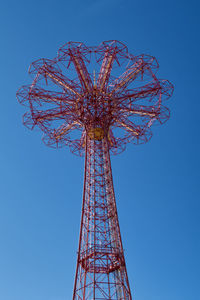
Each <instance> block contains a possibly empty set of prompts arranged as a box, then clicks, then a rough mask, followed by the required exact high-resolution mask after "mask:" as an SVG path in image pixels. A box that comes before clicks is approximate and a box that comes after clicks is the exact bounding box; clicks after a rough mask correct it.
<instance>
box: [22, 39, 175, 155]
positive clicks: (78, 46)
mask: <svg viewBox="0 0 200 300" xmlns="http://www.w3.org/2000/svg"><path fill="white" fill-rule="evenodd" d="M157 69H158V63H157V61H156V59H155V58H154V57H152V56H148V55H144V54H142V55H139V56H135V55H132V54H129V53H128V49H127V47H126V46H125V45H124V44H122V43H120V42H118V41H106V42H103V43H101V44H100V45H99V46H96V47H87V46H86V45H84V44H83V43H76V42H69V43H67V44H65V45H64V46H62V47H61V48H60V49H59V51H58V55H57V57H56V58H54V59H52V60H49V59H40V60H37V61H35V62H33V63H32V64H31V66H30V70H29V73H30V74H32V75H34V80H33V82H32V84H31V85H29V86H23V87H22V88H21V89H20V90H19V91H18V92H17V98H18V99H19V102H20V103H22V104H26V105H27V104H28V106H29V108H30V112H27V113H26V114H25V115H24V124H25V125H26V126H27V127H29V128H31V129H33V128H34V127H35V126H38V127H39V128H40V129H41V130H42V131H43V132H44V137H43V140H44V142H45V143H46V144H47V145H49V146H56V147H60V146H64V145H69V146H70V148H71V150H72V152H76V153H79V154H81V153H84V147H85V138H86V135H87V134H88V135H89V137H90V138H91V137H92V136H93V138H94V139H97V140H101V138H102V137H103V136H109V147H110V150H111V151H112V152H113V153H117V152H120V151H122V150H124V148H125V145H126V143H128V142H133V143H134V144H140V143H145V142H147V141H148V140H149V139H150V138H151V136H152V133H151V127H152V125H153V123H155V122H159V123H161V124H162V123H164V122H165V121H167V120H168V118H169V110H168V108H166V107H165V106H163V102H164V101H165V100H166V99H167V98H169V97H170V96H171V95H172V92H173V86H172V84H171V83H170V82H169V81H167V80H160V79H158V78H157V77H156V75H155V74H156V71H157ZM94 70H96V72H94ZM67 74H68V75H69V76H70V77H71V78H72V79H70V78H68V75H67Z"/></svg>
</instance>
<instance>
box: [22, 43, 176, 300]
mask: <svg viewBox="0 0 200 300" xmlns="http://www.w3.org/2000/svg"><path fill="white" fill-rule="evenodd" d="M157 69H158V63H157V61H156V59H155V58H154V57H152V56H148V55H139V56H135V55H132V54H129V53H128V49H127V47H126V46H125V45H124V44H122V43H120V42H118V41H106V42H103V43H101V44H100V45H99V46H96V47H87V46H86V45H84V44H83V43H76V42H69V43H67V44H65V45H64V46H63V47H61V48H60V49H59V51H58V55H57V57H56V58H55V59H53V60H49V59H40V60H37V61H35V62H33V63H32V64H31V66H30V70H29V73H30V74H31V75H33V76H34V78H33V82H32V84H30V85H28V86H23V87H22V88H21V89H19V91H18V92H17V98H18V100H19V102H20V103H21V104H24V105H26V106H28V107H29V109H30V112H27V113H26V114H25V115H24V124H25V125H26V126H27V127H28V128H30V129H33V128H34V127H35V126H38V127H39V128H40V129H41V130H42V131H43V133H44V135H43V141H44V142H45V144H47V145H48V146H52V147H61V146H69V147H70V149H71V151H72V152H73V153H76V154H78V155H83V154H85V171H84V188H83V204H82V217H81V226H80V237H79V249H78V257H77V267H76V275H75V283H74V291H73V300H91V299H95V300H103V299H104V300H105V299H106V300H130V299H132V296H131V291H130V287H129V281H128V276H127V270H126V264H125V258H124V250H123V246H122V240H121V234H120V228H119V222H118V215H117V208H116V201H115V194H114V188H113V179H112V171H111V163H110V152H111V153H113V154H117V153H119V152H121V151H123V150H124V149H125V145H126V143H129V142H132V143H134V144H141V143H146V142H147V141H148V140H149V139H150V138H151V136H152V133H151V127H152V125H153V124H154V123H160V124H163V123H164V122H166V121H167V120H168V118H169V110H168V108H166V107H165V106H163V102H164V101H165V100H167V99H168V98H169V97H170V96H171V95H172V92H173V86H172V84H171V83H170V82H169V81H168V80H160V79H158V78H157V77H156V75H155V74H156V71H157ZM66 74H68V76H69V77H70V78H69V77H68V76H66Z"/></svg>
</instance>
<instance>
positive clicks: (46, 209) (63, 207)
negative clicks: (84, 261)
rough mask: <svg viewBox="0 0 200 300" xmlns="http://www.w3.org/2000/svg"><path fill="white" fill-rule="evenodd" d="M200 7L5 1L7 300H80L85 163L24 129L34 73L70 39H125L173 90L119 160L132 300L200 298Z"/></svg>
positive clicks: (1, 10)
mask: <svg viewBox="0 0 200 300" xmlns="http://www.w3.org/2000/svg"><path fill="white" fill-rule="evenodd" d="M199 6H200V4H199V2H198V1H194V0H191V1H178V0H174V1H172V0H168V1H167V2H165V1H157V0H155V1H153V0H152V1H148V0H140V1H133V0H132V1H130V0H128V1H127V0H124V1H122V0H97V1H96V0H86V1H80V0H75V1H67V0H65V1H64V0H59V1H55V0H52V1H51V0H48V1H44V0H40V1H39V0H35V1H34V2H32V1H25V0H19V1H13V0H12V1H9V0H7V1H4V2H2V3H1V4H0V38H1V43H0V44H1V48H0V52H1V56H0V61H1V64H0V82H1V89H0V99H1V118H0V137H1V147H0V165H1V169H0V170H1V171H0V179H1V180H0V299H2V300H27V299H28V300H70V299H72V291H73V283H74V275H75V267H76V252H77V248H78V235H79V225H80V213H81V200H82V186H83V167H84V159H83V158H79V157H77V156H75V155H73V154H71V153H70V151H69V149H67V148H66V149H61V150H53V149H51V148H48V147H46V146H45V145H44V144H43V143H42V141H41V136H42V133H41V132H40V131H39V130H34V131H33V132H31V131H29V130H28V129H27V128H25V127H24V126H23V125H22V115H23V114H24V113H25V108H24V107H23V106H21V105H20V104H19V103H18V102H17V100H16V96H15V95H16V91H17V90H18V88H19V87H20V86H22V85H24V84H29V83H31V78H30V76H29V75H28V67H29V65H30V63H31V62H33V61H34V60H36V59H39V58H43V57H44V58H50V59H52V58H54V57H55V56H56V54H57V50H58V48H59V47H61V46H62V45H63V44H65V43H66V42H68V41H80V42H84V43H85V44H86V45H88V46H92V45H98V44H100V42H101V41H104V40H113V39H116V40H119V41H121V42H123V43H125V44H126V45H127V46H128V49H129V52H130V53H133V54H136V55H137V54H141V53H145V54H150V55H153V56H155V57H156V58H157V60H158V62H159V64H160V69H159V71H158V73H157V76H158V78H160V79H168V80H170V81H171V82H172V83H173V84H174V87H175V91H174V95H173V97H172V98H170V100H169V102H168V107H169V108H170V110H171V118H170V120H169V121H168V122H167V123H166V124H164V125H163V126H155V127H154V128H153V129H154V130H153V134H154V135H153V138H152V139H151V140H150V142H148V143H147V144H146V145H141V146H134V145H131V144H130V145H128V146H127V149H126V151H125V152H124V153H122V154H120V155H117V156H112V157H111V160H112V169H113V177H114V188H115V193H116V200H117V207H118V214H119V222H120V227H121V233H122V240H123V245H124V249H125V258H126V264H127V270H128V276H129V281H130V286H131V290H132V294H133V298H134V300H169V299H170V300H188V299H191V300H192V299H195V300H198V299H200V294H199V286H200V259H199V253H200V221H199V220H200V201H199V200H200V199H199V198H200V197H199V186H200V185H199V167H200V166H199V162H200V160H199V152H200V141H199V129H200V128H199V127H200V126H199V110H200V101H199V92H198V89H199V81H200V76H199V67H200V64H199V52H200V47H199V31H200V26H199V12H200V10H199Z"/></svg>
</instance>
